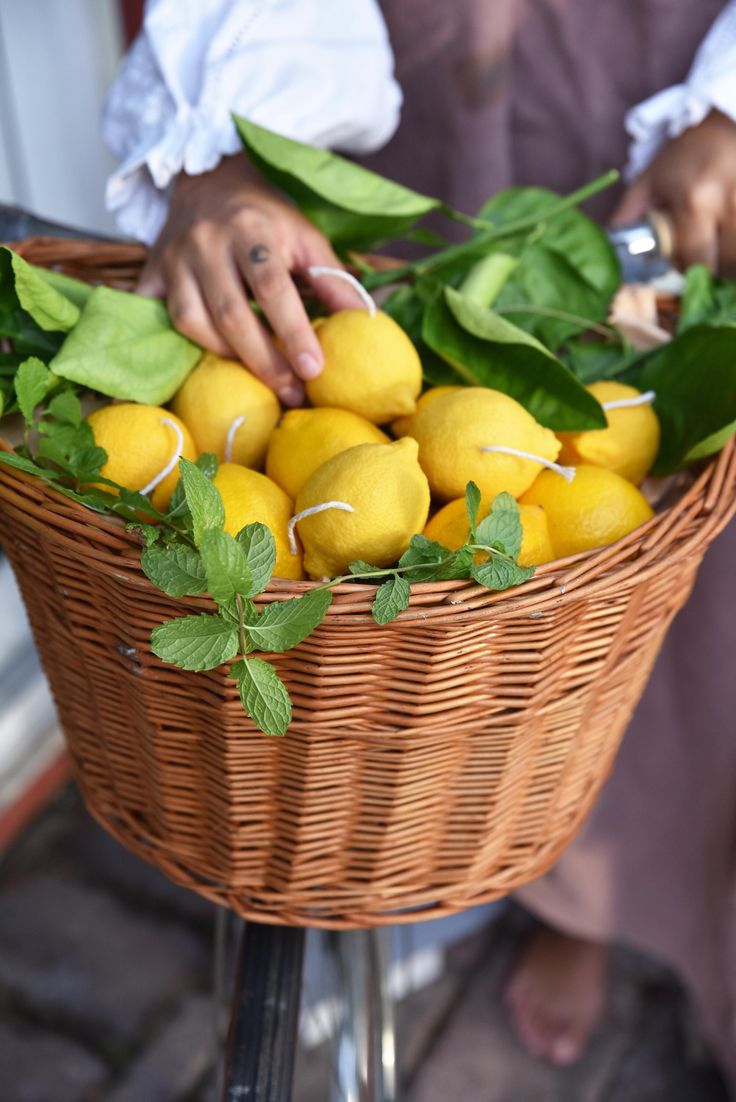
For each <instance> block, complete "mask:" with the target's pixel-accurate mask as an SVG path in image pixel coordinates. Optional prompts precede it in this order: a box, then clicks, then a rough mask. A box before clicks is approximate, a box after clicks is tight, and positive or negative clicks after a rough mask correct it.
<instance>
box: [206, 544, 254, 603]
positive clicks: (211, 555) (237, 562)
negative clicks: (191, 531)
mask: <svg viewBox="0 0 736 1102" xmlns="http://www.w3.org/2000/svg"><path fill="white" fill-rule="evenodd" d="M199 550H200V552H201V555H202V562H203V563H204V571H205V575H206V577H207V589H208V590H209V593H210V596H211V597H212V600H213V601H216V602H217V603H218V604H221V603H224V602H225V601H229V600H230V599H231V598H232V597H234V596H235V594H236V593H244V594H246V595H247V596H250V592H251V590H252V588H253V577H252V575H251V572H250V570H249V569H248V563H247V562H246V559H245V554H244V552H243V549H242V547H241V546H240V544H239V543H238V542H237V540H235V539H234V538H233V537H232V536H230V535H228V533H227V532H223V531H222V530H221V529H219V528H207V529H205V531H204V532H203V533H202V538H201V540H200V544H199Z"/></svg>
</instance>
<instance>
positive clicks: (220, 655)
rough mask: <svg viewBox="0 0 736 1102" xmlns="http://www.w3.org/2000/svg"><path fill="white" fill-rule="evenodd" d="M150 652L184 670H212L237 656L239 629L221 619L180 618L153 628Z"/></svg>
mask: <svg viewBox="0 0 736 1102" xmlns="http://www.w3.org/2000/svg"><path fill="white" fill-rule="evenodd" d="M151 650H152V651H153V653H154V654H155V655H157V657H158V658H160V659H161V660H162V661H163V662H171V663H172V664H173V665H175V666H179V667H180V668H181V669H183V670H214V669H215V668H216V667H217V666H221V665H222V663H223V662H229V661H230V659H231V658H234V657H235V655H236V654H237V653H238V629H237V627H236V626H235V624H233V623H229V622H228V621H227V620H224V619H223V617H222V616H210V615H208V614H207V613H202V614H201V615H200V616H180V617H177V619H175V620H169V621H167V623H165V624H161V626H160V627H157V628H154V630H153V632H152V633H151Z"/></svg>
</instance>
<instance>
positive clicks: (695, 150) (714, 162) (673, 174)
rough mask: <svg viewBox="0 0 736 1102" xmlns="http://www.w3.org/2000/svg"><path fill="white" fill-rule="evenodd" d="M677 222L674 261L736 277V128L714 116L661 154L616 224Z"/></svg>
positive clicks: (630, 195) (630, 193)
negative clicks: (649, 219)
mask: <svg viewBox="0 0 736 1102" xmlns="http://www.w3.org/2000/svg"><path fill="white" fill-rule="evenodd" d="M652 209H658V210H665V211H666V212H667V213H668V214H669V216H670V218H671V219H672V224H673V232H674V240H675V258H674V259H675V261H676V263H677V264H678V266H679V267H681V268H686V267H687V266H688V265H690V264H698V263H701V264H706V265H707V266H708V267H709V268H710V270H711V271H712V272H721V273H722V274H724V275H733V274H736V123H734V122H732V121H731V119H729V118H728V117H727V116H726V115H723V114H722V113H721V112H720V111H711V113H710V114H709V115H708V117H707V118H706V119H704V120H703V122H702V123H701V124H700V125H699V126H693V127H691V128H690V129H689V130H685V131H684V132H683V133H682V134H681V135H680V136H679V137H678V138H674V139H672V141H669V142H667V144H666V145H665V146H664V147H663V148H662V149H661V150H660V152H659V153H658V154H657V156H656V157H655V158H654V160H653V161H652V163H651V164H650V165H649V167H648V168H647V169H646V170H645V171H644V172H643V173H642V174H641V176H639V178H638V179H637V180H635V181H634V183H633V184H632V185H631V187H630V188H629V189H628V191H627V192H626V194H625V195H624V197H623V199H622V201H621V203H620V204H619V206H618V208H617V209H616V211H615V213H614V216H613V219H612V222H613V224H614V225H625V224H626V223H627V222H635V221H636V220H637V219H638V218H641V217H642V215H643V214H645V213H646V211H648V210H652Z"/></svg>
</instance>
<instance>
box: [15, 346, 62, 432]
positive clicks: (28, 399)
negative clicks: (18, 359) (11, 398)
mask: <svg viewBox="0 0 736 1102" xmlns="http://www.w3.org/2000/svg"><path fill="white" fill-rule="evenodd" d="M52 381H53V379H52V376H51V374H50V372H49V370H48V368H47V367H46V366H45V365H44V364H43V363H42V362H41V361H40V360H39V359H37V358H36V357H35V356H31V357H30V359H28V360H24V361H23V363H22V364H21V365H20V367H19V368H18V372H17V374H16V376H15V393H16V397H17V399H18V405H19V407H20V411H21V413H22V414H23V419H24V421H25V423H26V424H27V425H32V424H33V415H34V413H35V410H36V406H37V405H38V403H39V402H41V401H43V399H44V398H45V397H46V394H47V393H48V390H49V387H50V386H51V383H52Z"/></svg>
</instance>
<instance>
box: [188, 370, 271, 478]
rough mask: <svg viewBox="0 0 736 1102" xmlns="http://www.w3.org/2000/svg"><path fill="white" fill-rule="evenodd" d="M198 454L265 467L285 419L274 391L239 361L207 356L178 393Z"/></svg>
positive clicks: (250, 465)
mask: <svg viewBox="0 0 736 1102" xmlns="http://www.w3.org/2000/svg"><path fill="white" fill-rule="evenodd" d="M171 406H172V409H173V410H174V413H176V415H177V416H178V417H181V419H182V421H184V422H185V424H186V425H187V426H188V427H189V431H190V432H191V434H192V437H193V438H194V443H195V444H196V445H197V450H198V452H200V453H201V452H214V453H215V455H216V456H217V457H218V459H223V460H227V461H228V462H233V463H241V464H242V465H243V466H245V467H257V468H260V467H262V466H263V460H264V458H265V455H266V448H267V446H268V441H269V438H270V436H271V433H272V432H273V430H274V428H275V427H276V422H277V421H278V419H279V417H280V415H281V406H280V405H279V402H278V398H277V397H276V395H275V394H274V392H273V391H272V390H269V388H268V387H267V386H266V385H265V383H262V382H261V380H260V379H257V378H256V377H255V375H252V374H251V372H250V371H248V369H247V368H246V367H243V365H242V364H241V363H239V362H238V361H237V360H225V359H223V358H222V357H221V356H216V355H215V354H214V352H206V353H205V354H204V356H203V357H202V359H201V360H200V361H199V363H198V364H197V366H196V367H195V368H194V371H192V373H191V374H190V375H188V376H187V378H186V379H185V381H184V383H182V385H181V386H180V387H179V390H178V391H177V392H176V394H175V395H174V399H173V401H172V403H171Z"/></svg>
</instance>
